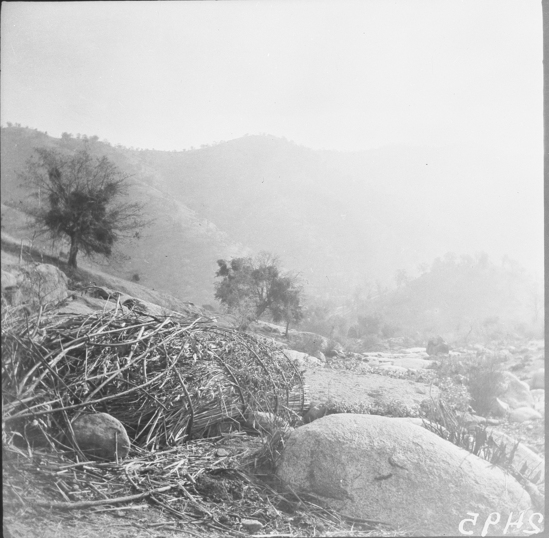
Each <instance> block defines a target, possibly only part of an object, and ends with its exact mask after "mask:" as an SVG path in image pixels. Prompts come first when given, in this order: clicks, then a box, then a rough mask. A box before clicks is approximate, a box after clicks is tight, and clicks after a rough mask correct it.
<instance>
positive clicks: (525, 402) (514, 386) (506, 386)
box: [499, 371, 534, 409]
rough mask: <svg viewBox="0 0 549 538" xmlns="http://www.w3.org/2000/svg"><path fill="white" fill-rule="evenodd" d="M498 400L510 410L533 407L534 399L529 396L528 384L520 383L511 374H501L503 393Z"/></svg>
mask: <svg viewBox="0 0 549 538" xmlns="http://www.w3.org/2000/svg"><path fill="white" fill-rule="evenodd" d="M499 399H500V400H501V401H502V402H504V403H506V404H508V405H509V407H510V408H511V409H517V408H519V407H534V398H533V397H532V395H531V394H530V387H529V386H528V383H525V382H524V381H521V380H520V379H519V378H518V377H517V376H516V375H514V374H512V373H511V372H507V371H505V372H503V392H502V394H500V395H499Z"/></svg>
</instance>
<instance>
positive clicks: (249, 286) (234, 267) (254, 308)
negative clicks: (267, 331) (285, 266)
mask: <svg viewBox="0 0 549 538" xmlns="http://www.w3.org/2000/svg"><path fill="white" fill-rule="evenodd" d="M217 265H218V266H219V269H218V271H217V272H216V275H215V276H216V277H218V278H221V281H220V282H217V283H216V290H215V298H216V299H217V300H218V301H220V302H221V303H222V304H224V305H226V306H227V308H228V309H229V311H230V312H241V310H242V308H243V307H246V309H247V310H248V311H249V314H248V322H249V321H252V320H254V319H259V318H260V317H261V316H262V315H264V314H265V313H266V312H268V313H269V314H270V316H271V318H272V319H273V320H274V321H276V322H278V321H282V320H284V321H285V322H286V333H287V332H288V328H289V325H290V323H292V322H293V323H297V322H299V321H300V320H301V319H302V317H303V312H302V307H301V294H302V290H301V287H300V286H299V284H298V279H297V277H296V276H295V275H291V274H282V273H281V270H280V268H279V261H278V259H277V258H276V257H275V256H272V255H271V254H268V253H261V254H260V255H259V256H257V257H256V258H255V259H253V258H233V259H232V260H230V261H226V260H218V261H217Z"/></svg>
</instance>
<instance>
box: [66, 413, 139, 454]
mask: <svg viewBox="0 0 549 538" xmlns="http://www.w3.org/2000/svg"><path fill="white" fill-rule="evenodd" d="M72 429H73V431H74V439H75V441H76V443H77V444H78V447H79V448H80V450H81V451H82V452H83V453H84V454H85V455H86V456H88V457H89V458H92V459H104V460H109V461H114V460H116V459H117V457H118V459H119V460H122V459H124V458H125V457H126V456H127V455H128V452H129V451H130V439H129V437H128V434H127V432H126V428H124V425H123V424H122V423H121V422H120V421H119V420H118V419H116V418H114V417H113V416H112V415H109V414H108V413H90V414H86V415H81V416H79V417H77V418H76V419H75V420H74V421H73V422H72ZM117 454H118V456H117Z"/></svg>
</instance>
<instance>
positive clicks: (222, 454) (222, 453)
mask: <svg viewBox="0 0 549 538" xmlns="http://www.w3.org/2000/svg"><path fill="white" fill-rule="evenodd" d="M215 455H216V456H217V457H218V458H223V457H225V456H230V455H231V453H230V452H229V451H228V450H225V449H224V448H218V449H217V450H216V451H215Z"/></svg>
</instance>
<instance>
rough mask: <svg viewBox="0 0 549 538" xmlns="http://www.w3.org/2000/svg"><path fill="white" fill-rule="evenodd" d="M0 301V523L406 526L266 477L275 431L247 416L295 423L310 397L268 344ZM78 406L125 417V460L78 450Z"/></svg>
mask: <svg viewBox="0 0 549 538" xmlns="http://www.w3.org/2000/svg"><path fill="white" fill-rule="evenodd" d="M4 307H5V308H3V324H2V385H3V387H2V388H3V421H2V426H3V429H2V437H3V456H4V457H3V462H4V463H3V487H4V491H3V493H4V499H5V502H4V505H5V520H4V523H5V524H7V525H8V527H6V528H5V535H8V533H9V532H11V533H12V534H13V535H14V536H31V535H33V533H36V532H40V533H41V535H43V536H48V535H49V534H48V533H50V534H51V536H71V535H74V534H75V533H77V534H78V535H80V536H89V537H90V538H91V537H92V536H100V535H103V536H104V535H105V532H106V528H105V527H108V529H109V530H108V534H109V535H110V536H126V535H128V536H129V535H131V536H139V535H143V536H169V535H170V534H166V532H169V533H171V532H174V533H179V534H178V535H183V536H199V535H203V534H204V533H206V534H208V535H217V536H242V535H247V534H248V533H249V532H250V527H249V526H247V525H249V523H247V522H246V520H247V519H252V520H255V521H257V522H259V523H260V524H261V531H260V532H261V533H264V534H267V535H270V533H275V534H276V535H278V536H281V535H283V536H315V535H317V536H318V535H323V536H330V535H332V536H333V535H337V534H340V533H341V532H342V531H343V532H344V533H345V534H346V535H355V536H367V535H371V534H375V535H379V533H380V532H381V533H382V534H383V533H389V534H390V535H395V533H396V534H397V535H404V533H402V532H400V531H398V530H396V529H393V528H392V527H391V526H390V524H389V523H387V522H385V523H384V522H374V521H368V520H363V521H362V520H361V521H359V520H352V521H351V520H347V519H345V518H343V517H342V516H340V515H338V514H336V513H335V512H333V511H331V510H328V509H327V508H325V507H323V506H322V503H321V501H320V500H319V499H316V498H303V497H302V496H301V497H300V496H298V495H297V494H295V492H292V491H288V490H284V489H283V488H281V487H280V485H278V484H276V482H275V481H274V478H273V474H272V470H273V468H272V466H273V464H274V462H275V459H276V457H277V456H278V455H279V454H280V449H281V448H282V447H283V443H284V431H283V429H282V430H280V429H277V430H274V429H270V428H269V427H266V428H265V427H263V428H259V427H257V425H254V424H253V423H250V421H249V420H247V418H248V417H249V416H250V412H252V414H253V412H258V411H263V412H268V413H270V415H268V416H271V417H283V418H285V419H286V420H287V422H288V423H289V424H295V423H296V421H297V420H298V417H299V415H300V414H301V412H302V410H303V408H304V406H306V405H308V401H307V394H306V391H305V387H304V385H303V380H302V378H301V375H300V372H299V371H298V370H296V368H295V367H294V366H293V363H292V362H291V361H289V360H288V359H286V357H285V355H284V354H283V353H281V352H280V349H279V348H278V347H276V346H274V345H272V344H268V343H266V342H265V341H264V340H260V339H259V338H256V337H253V336H250V335H245V334H242V333H238V332H237V331H232V330H228V329H221V328H219V327H215V326H213V325H212V324H211V323H208V322H201V321H200V320H188V319H183V318H181V319H174V318H168V317H166V318H153V317H150V316H144V315H141V314H138V313H134V312H127V311H125V310H124V309H123V308H122V307H121V306H120V307H119V308H118V309H116V310H115V311H114V312H109V313H102V314H97V315H91V316H73V317H66V316H59V315H55V313H54V312H52V311H44V310H41V311H40V312H38V313H36V314H34V315H30V316H29V315H28V314H25V313H22V312H21V311H19V313H18V314H17V313H14V311H13V310H10V309H9V307H6V305H4ZM85 411H106V412H109V413H111V414H112V415H113V416H117V417H118V418H120V419H121V420H122V421H123V423H124V424H125V425H126V426H127V428H128V431H129V432H130V434H131V437H132V440H133V446H132V448H131V451H130V455H129V457H128V458H127V459H125V460H124V461H121V462H103V463H101V462H98V461H89V460H88V459H87V458H86V457H85V456H84V455H83V454H82V453H81V452H80V451H79V450H78V448H77V446H76V443H75V442H74V439H73V438H72V436H71V428H70V421H71V420H72V419H73V418H74V417H75V415H76V414H78V413H81V412H85ZM254 426H255V427H254ZM204 435H208V437H207V438H204V437H203V436H204ZM185 441H186V442H185ZM91 514H93V515H94V517H93V519H91V520H90V515H91ZM96 514H97V516H98V517H97V518H96V517H95V515H96ZM132 514H139V515H143V514H145V515H144V516H143V517H141V518H140V519H136V516H134V517H132ZM126 516H127V517H126ZM117 517H119V518H120V521H119V522H118V523H116V521H115V520H113V518H117ZM101 521H104V527H102V524H101ZM252 526H253V523H252ZM54 527H55V528H54ZM93 528H95V529H96V531H97V532H96V531H93V530H90V529H93ZM38 529H40V531H38ZM118 531H120V532H118ZM258 531H259V528H255V532H256V533H257V532H258ZM159 532H160V534H158V533H159ZM94 533H95V534H94ZM124 533H127V534H124ZM389 534H388V535H389Z"/></svg>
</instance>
